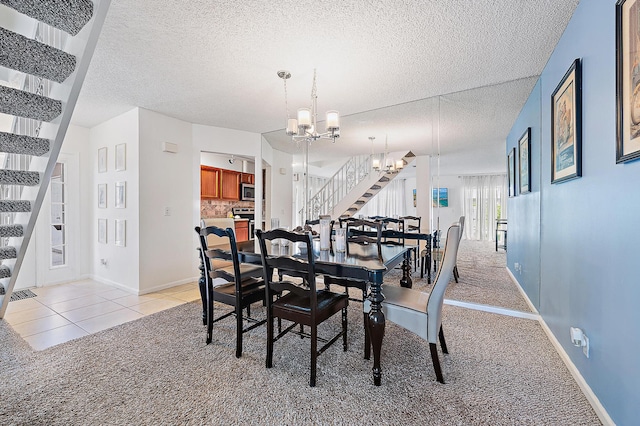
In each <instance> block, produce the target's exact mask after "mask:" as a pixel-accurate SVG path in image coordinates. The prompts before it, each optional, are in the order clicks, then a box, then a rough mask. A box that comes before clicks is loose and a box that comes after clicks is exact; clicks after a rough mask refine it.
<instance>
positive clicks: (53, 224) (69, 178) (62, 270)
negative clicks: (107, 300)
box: [36, 154, 79, 287]
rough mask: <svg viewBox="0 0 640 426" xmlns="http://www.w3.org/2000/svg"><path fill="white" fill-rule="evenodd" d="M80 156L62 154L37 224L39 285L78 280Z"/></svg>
mask: <svg viewBox="0 0 640 426" xmlns="http://www.w3.org/2000/svg"><path fill="white" fill-rule="evenodd" d="M78 203H79V181H78V157H77V155H72V154H60V156H59V157H58V162H57V163H56V167H55V168H54V171H53V174H52V176H51V182H50V183H49V189H48V191H47V195H46V197H45V199H44V201H43V203H42V207H41V209H40V214H39V216H38V223H37V225H36V229H37V236H36V265H37V271H38V274H37V286H38V287H41V286H46V285H51V284H57V283H62V282H68V281H73V280H76V279H78V278H79V277H78V244H77V237H78V234H79V220H78V219H79V217H78V216H79V215H78Z"/></svg>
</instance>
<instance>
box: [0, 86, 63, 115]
mask: <svg viewBox="0 0 640 426" xmlns="http://www.w3.org/2000/svg"><path fill="white" fill-rule="evenodd" d="M0 112H2V113H5V114H9V115H16V116H18V117H25V118H32V119H34V120H40V121H51V120H53V119H54V118H56V117H57V116H59V115H60V114H61V113H62V102H60V101H56V100H54V99H51V98H46V97H44V96H40V95H36V94H34V93H29V92H24V91H22V90H17V89H13V88H11V87H6V86H0Z"/></svg>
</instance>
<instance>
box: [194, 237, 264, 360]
mask: <svg viewBox="0 0 640 426" xmlns="http://www.w3.org/2000/svg"><path fill="white" fill-rule="evenodd" d="M195 230H196V233H197V234H198V236H199V238H200V247H201V250H200V252H201V256H202V263H203V265H204V268H205V270H204V272H205V273H204V276H205V288H206V291H205V300H204V304H205V306H206V325H207V340H206V343H207V344H210V343H211V341H212V340H213V323H215V322H218V321H220V320H222V319H224V318H227V317H229V316H231V315H234V316H235V317H236V357H237V358H240V357H241V356H242V334H243V333H246V332H247V331H250V330H253V329H254V328H256V327H258V326H260V325H262V324H264V323H265V322H266V320H264V319H263V320H257V319H255V318H252V317H251V309H250V306H251V304H253V303H256V302H264V300H265V289H264V282H263V280H262V267H261V266H260V265H251V264H246V263H240V261H239V257H238V247H237V245H236V238H235V233H234V231H233V229H231V228H227V229H222V228H218V227H217V226H207V227H206V228H200V227H199V226H196V228H195ZM210 236H216V237H218V239H217V243H218V245H215V246H209V245H208V244H207V241H208V240H210V238H209V237H210ZM216 279H221V281H222V283H220V284H218V285H214V280H216ZM213 302H220V303H223V304H225V305H229V306H233V307H234V309H233V311H231V312H228V313H226V314H224V315H221V316H220V317H218V318H214V311H213V306H214V305H213ZM244 309H246V310H247V315H246V317H243V314H242V311H243V310H244ZM244 320H246V321H247V322H248V323H250V325H248V326H247V327H246V328H245V327H244Z"/></svg>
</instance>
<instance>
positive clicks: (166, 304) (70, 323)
mask: <svg viewBox="0 0 640 426" xmlns="http://www.w3.org/2000/svg"><path fill="white" fill-rule="evenodd" d="M31 291H33V292H34V293H35V294H37V297H33V298H30V299H22V300H16V301H13V302H9V306H8V307H7V312H6V314H5V320H6V321H7V323H9V324H10V325H11V326H12V327H13V329H14V330H15V331H16V332H17V333H18V334H20V336H21V337H22V338H23V339H24V340H26V341H27V342H28V343H29V345H31V347H32V348H33V349H35V350H38V351H40V350H43V349H46V348H48V347H51V346H55V345H58V344H60V343H64V342H66V341H69V340H72V339H76V338H78V337H82V336H87V335H89V334H92V333H97V332H98V331H102V330H106V329H107V328H111V327H114V326H116V325H120V324H124V323H125V322H129V321H133V320H136V319H138V318H142V317H144V316H145V315H150V314H153V313H156V312H160V311H163V310H165V309H169V308H173V307H174V306H178V305H181V304H183V303H186V302H191V301H194V300H199V299H200V291H199V290H198V285H197V283H195V282H194V283H189V284H183V285H179V286H176V287H172V288H169V289H166V290H162V291H159V292H157V293H150V294H145V295H143V296H136V295H134V294H131V293H128V292H126V291H123V290H120V289H117V288H115V287H111V286H109V285H107V284H102V283H98V282H96V281H92V280H84V281H77V282H73V283H68V284H60V285H55V286H50V287H41V288H35V289H31Z"/></svg>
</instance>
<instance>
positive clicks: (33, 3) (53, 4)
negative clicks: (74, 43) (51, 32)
mask: <svg viewBox="0 0 640 426" xmlns="http://www.w3.org/2000/svg"><path fill="white" fill-rule="evenodd" d="M0 3H2V4H4V5H7V6H9V7H11V8H13V9H15V10H17V11H18V12H20V13H23V14H25V15H27V16H30V17H32V18H35V19H37V20H38V21H42V22H44V23H46V24H49V25H51V26H52V27H56V28H59V29H61V30H63V31H66V32H68V33H69V34H72V35H75V34H78V32H79V31H80V30H81V29H82V27H84V25H85V24H86V23H87V22H89V19H91V16H92V15H93V3H92V2H90V1H89V0H0Z"/></svg>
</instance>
